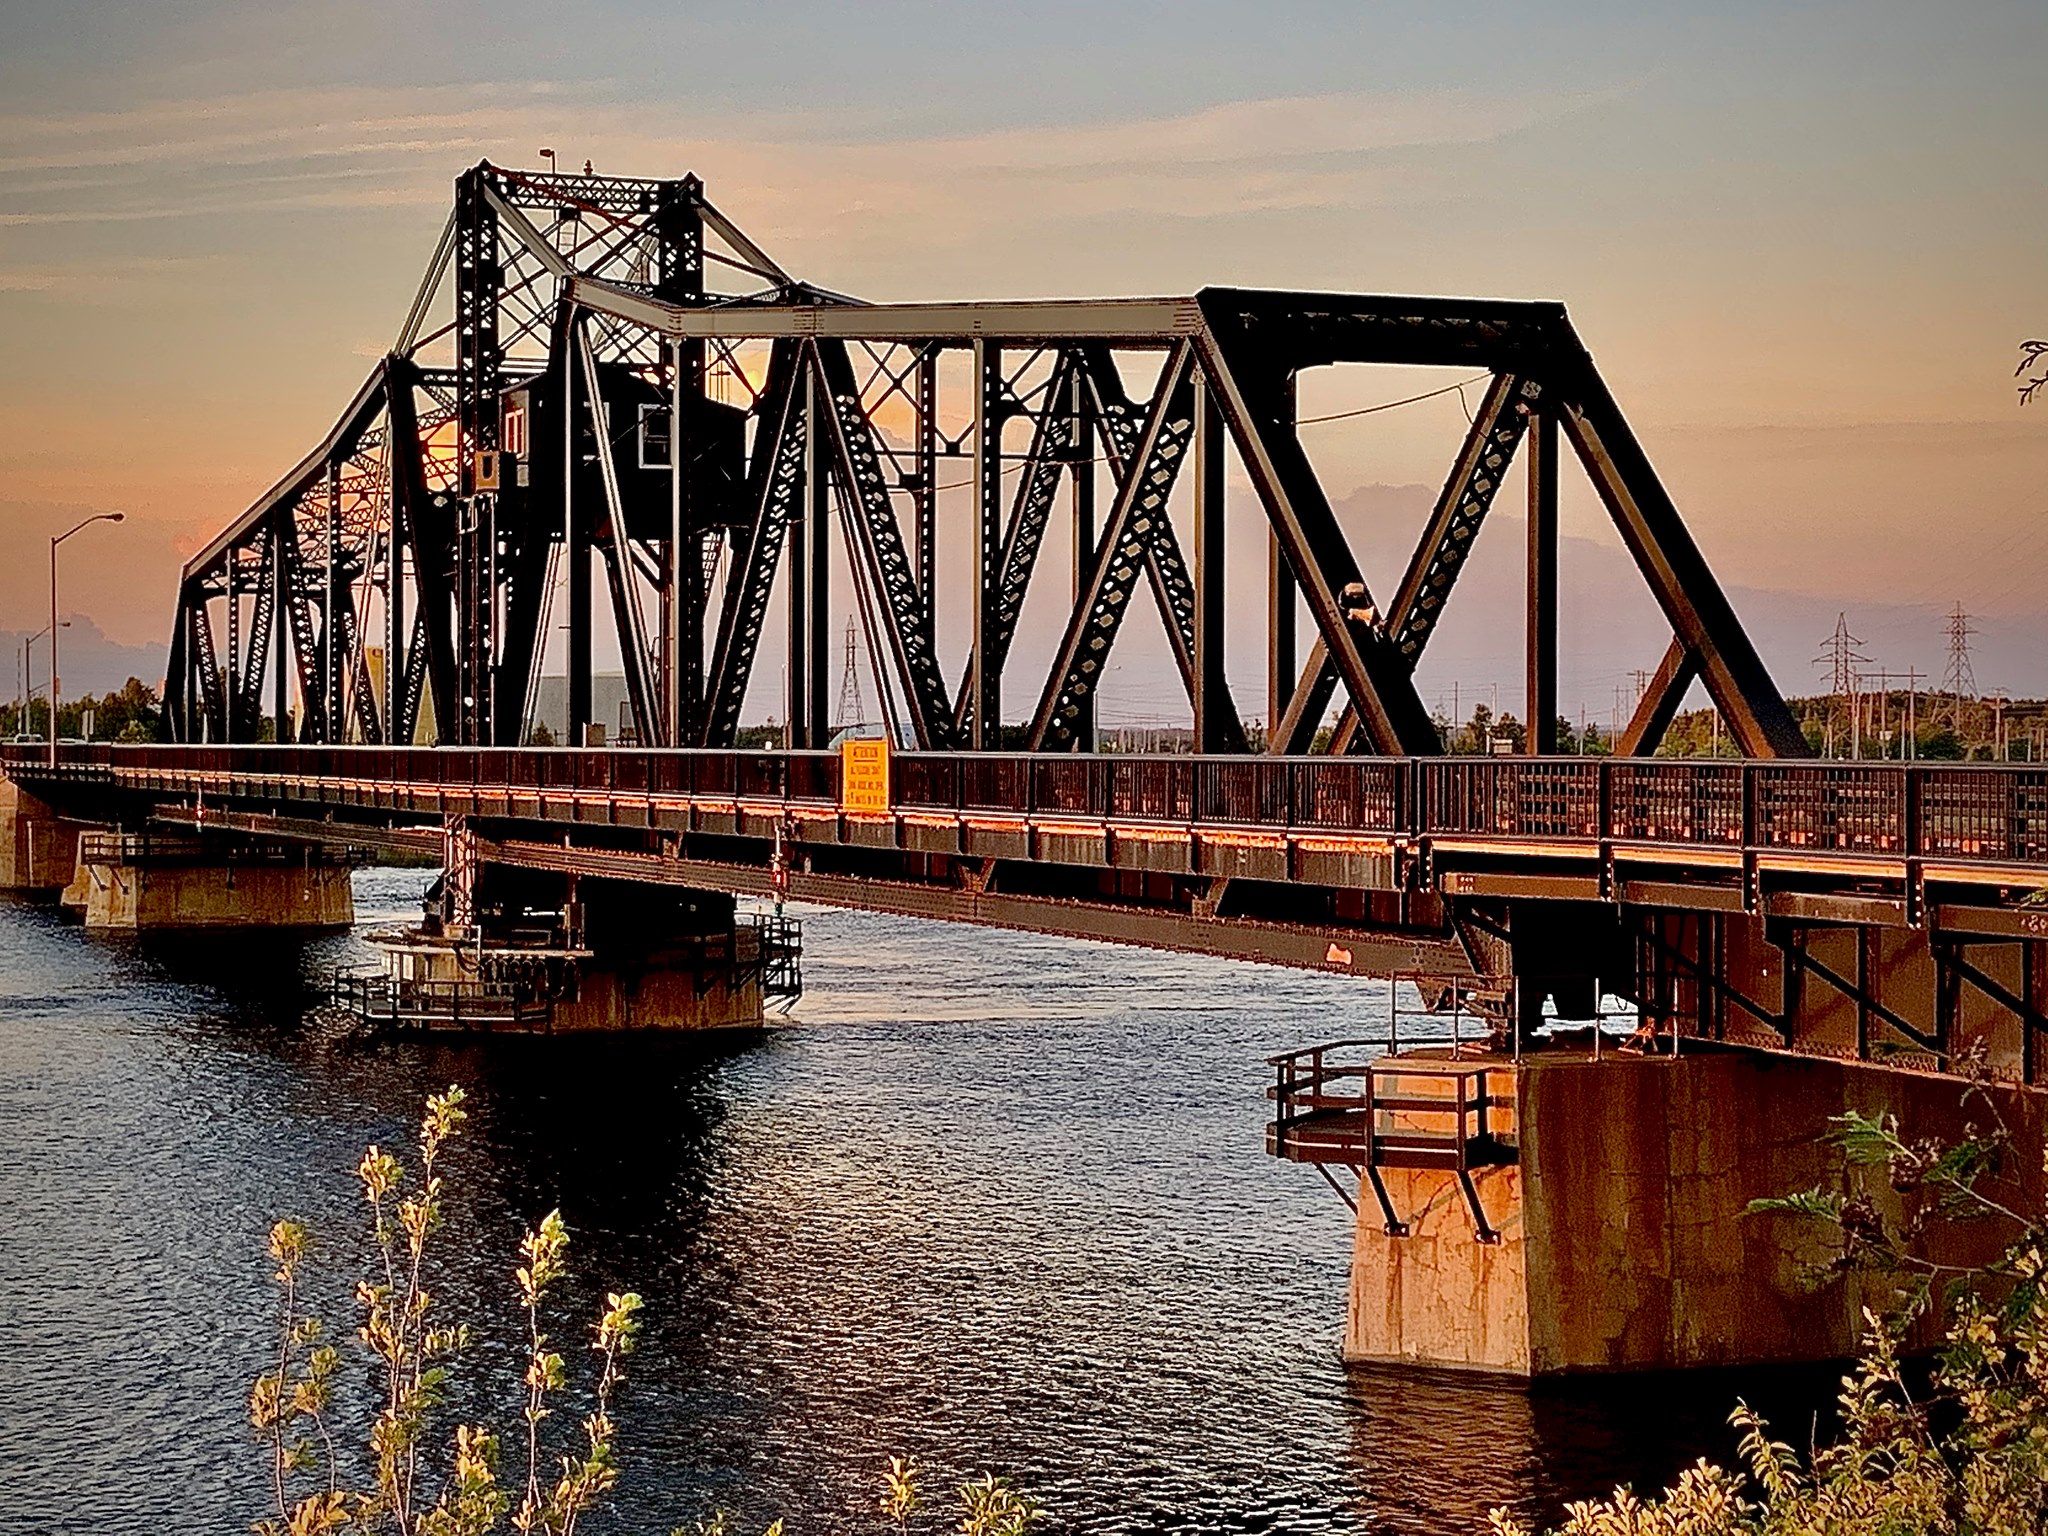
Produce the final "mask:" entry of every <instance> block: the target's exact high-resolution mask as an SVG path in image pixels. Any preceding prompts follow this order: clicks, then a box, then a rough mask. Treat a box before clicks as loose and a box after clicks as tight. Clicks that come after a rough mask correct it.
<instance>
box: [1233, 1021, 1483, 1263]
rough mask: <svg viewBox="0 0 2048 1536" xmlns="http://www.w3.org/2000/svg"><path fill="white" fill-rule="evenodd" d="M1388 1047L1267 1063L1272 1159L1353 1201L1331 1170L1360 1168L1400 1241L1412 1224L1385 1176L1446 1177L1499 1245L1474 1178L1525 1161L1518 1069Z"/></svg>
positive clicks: (1340, 1045) (1308, 1053)
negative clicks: (1520, 1144)
mask: <svg viewBox="0 0 2048 1536" xmlns="http://www.w3.org/2000/svg"><path fill="white" fill-rule="evenodd" d="M1384 1049H1385V1048H1384V1046H1383V1045H1382V1044H1381V1043H1380V1042H1377V1041H1365V1040H1335V1041H1329V1042H1326V1043H1324V1044H1321V1045H1312V1046H1306V1047H1304V1048H1302V1049H1301V1050H1298V1051H1288V1052H1286V1053H1284V1054H1282V1055H1279V1056H1273V1057H1270V1058H1268V1061H1267V1065H1269V1066H1270V1067H1272V1068H1273V1085H1272V1087H1270V1088H1269V1089H1267V1097H1268V1098H1270V1099H1271V1100H1272V1101H1273V1105H1274V1112H1273V1120H1272V1122H1271V1124H1270V1125H1268V1127H1267V1129H1266V1150H1267V1152H1269V1153H1270V1154H1272V1155H1273V1156H1275V1157H1281V1158H1285V1159H1287V1160H1288V1161H1290V1162H1297V1163H1309V1164H1313V1165H1314V1166H1315V1167H1316V1168H1317V1169H1318V1170H1319V1171H1320V1172H1321V1173H1322V1174H1323V1177H1324V1178H1325V1179H1326V1180H1329V1182H1330V1183H1331V1185H1332V1187H1333V1188H1336V1189H1337V1190H1338V1192H1339V1193H1340V1194H1343V1195H1344V1196H1345V1198H1346V1200H1347V1201H1350V1199H1351V1197H1350V1195H1349V1193H1348V1192H1347V1191H1345V1190H1344V1189H1343V1187H1342V1186H1341V1185H1339V1184H1338V1183H1337V1182H1336V1180H1335V1179H1334V1178H1333V1177H1332V1176H1331V1174H1330V1172H1329V1170H1330V1168H1332V1167H1343V1168H1351V1169H1354V1170H1356V1171H1357V1173H1358V1174H1359V1176H1360V1179H1361V1181H1362V1182H1363V1183H1364V1184H1365V1185H1366V1186H1368V1187H1369V1188H1370V1189H1371V1190H1372V1192H1373V1194H1374V1196H1375V1197H1376V1198H1377V1200H1378V1201H1379V1206H1380V1213H1381V1216H1382V1217H1383V1219H1384V1221H1385V1225H1386V1230H1387V1233H1388V1235H1390V1236H1394V1237H1405V1236H1407V1235H1408V1224H1407V1223H1406V1222H1405V1221H1403V1220H1402V1219H1401V1218H1400V1216H1399V1215H1398V1214H1397V1212H1396V1211H1395V1208H1394V1202H1393V1197H1392V1195H1391V1194H1390V1192H1389V1191H1388V1189H1387V1186H1386V1181H1385V1180H1384V1179H1383V1178H1382V1177H1381V1174H1380V1170H1382V1169H1386V1168H1404V1169H1434V1170H1440V1171H1442V1172H1446V1173H1449V1174H1451V1175H1453V1176H1454V1177H1455V1179H1456V1180H1457V1182H1458V1183H1459V1185H1460V1186H1461V1188H1462V1190H1463V1192H1464V1194H1465V1198H1466V1203H1467V1206H1468V1208H1469V1209H1470V1210H1471V1212H1472V1217H1473V1222H1474V1228H1475V1231H1476V1232H1477V1234H1478V1236H1479V1238H1480V1241H1482V1242H1493V1241H1495V1240H1496V1239H1497V1234H1495V1233H1494V1232H1493V1229H1492V1227H1491V1226H1490V1225H1489V1223H1488V1222H1487V1220H1486V1215H1485V1212H1484V1210H1483V1208H1482V1207H1481V1205H1480V1202H1479V1195H1478V1191H1477V1189H1476V1188H1475V1187H1474V1186H1473V1183H1472V1174H1473V1172H1474V1171H1475V1170H1477V1169H1482V1168H1499V1167H1506V1166H1509V1165H1511V1164H1513V1163H1515V1162H1516V1161H1518V1159H1519V1156H1520V1153H1519V1150H1518V1148H1517V1146H1516V1142H1515V1134H1514V1104H1515V1100H1514V1092H1513V1070H1514V1069H1513V1068H1512V1067H1510V1066H1505V1065H1503V1064H1501V1063H1499V1062H1491V1063H1474V1062H1468V1061H1463V1060H1460V1059H1458V1058H1457V1056H1456V1055H1455V1054H1452V1055H1449V1056H1443V1057H1436V1056H1388V1055H1385V1054H1384ZM1351 1203H1352V1205H1353V1208H1354V1209H1356V1202H1355V1201H1352V1202H1351Z"/></svg>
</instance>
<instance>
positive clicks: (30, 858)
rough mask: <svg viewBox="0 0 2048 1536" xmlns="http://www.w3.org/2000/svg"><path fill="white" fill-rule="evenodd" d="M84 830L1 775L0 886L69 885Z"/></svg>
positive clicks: (45, 888)
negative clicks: (79, 836)
mask: <svg viewBox="0 0 2048 1536" xmlns="http://www.w3.org/2000/svg"><path fill="white" fill-rule="evenodd" d="M81 830H82V828H81V827H80V826H79V824H78V823H77V822H75V821H66V820H64V818H62V817H61V816H59V815H58V814H57V812H56V811H55V810H54V809H53V808H51V807H50V806H49V805H47V804H45V803H44V802H43V801H41V800H38V799H37V798H36V797H35V796H34V795H31V794H29V793H28V792H27V791H25V790H23V789H22V788H21V787H20V786H19V785H17V784H16V783H15V782H14V781H13V780H12V779H6V778H0V891H21V892H41V893H43V894H45V895H48V894H51V893H54V892H57V891H61V890H62V889H63V888H64V887H65V886H67V885H69V884H70V883H71V876H72V873H73V870H74V867H75V865H76V861H77V856H78V834H79V832H80V831H81Z"/></svg>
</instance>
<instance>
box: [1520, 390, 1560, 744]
mask: <svg viewBox="0 0 2048 1536" xmlns="http://www.w3.org/2000/svg"><path fill="white" fill-rule="evenodd" d="M1528 470H1529V566H1528V587H1529V595H1528V614H1527V618H1528V641H1527V649H1526V651H1525V658H1524V659H1525V661H1526V664H1527V674H1526V676H1527V688H1526V690H1525V692H1524V693H1523V700H1524V707H1525V708H1526V709H1527V710H1528V714H1529V718H1528V722H1527V727H1528V736H1527V743H1528V749H1529V751H1531V752H1532V753H1536V754H1538V755H1540V756H1545V757H1548V756H1551V755H1553V754H1555V753H1556V751H1557V749H1558V742H1557V417H1556V415H1555V414H1553V413H1552V412H1551V411H1549V410H1546V409H1545V408H1544V407H1543V406H1541V405H1539V406H1537V407H1536V408H1535V410H1534V412H1533V413H1532V415H1531V419H1530V422H1529V445H1528Z"/></svg>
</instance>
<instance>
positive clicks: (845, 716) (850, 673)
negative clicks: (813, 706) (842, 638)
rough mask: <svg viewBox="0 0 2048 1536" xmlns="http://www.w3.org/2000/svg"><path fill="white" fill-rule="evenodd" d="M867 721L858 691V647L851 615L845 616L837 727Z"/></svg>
mask: <svg viewBox="0 0 2048 1536" xmlns="http://www.w3.org/2000/svg"><path fill="white" fill-rule="evenodd" d="M867 723H868V706H867V702H866V701H865V700H864V699H862V697H861V693H860V647H859V646H858V644H857V643H856V642H855V640H854V636H853V615H852V614H850V613H849V614H848V615H847V616H846V669H845V671H843V672H841V673H840V674H839V729H840V730H842V731H844V730H848V729H851V728H852V727H854V726H857V725H866V724H867Z"/></svg>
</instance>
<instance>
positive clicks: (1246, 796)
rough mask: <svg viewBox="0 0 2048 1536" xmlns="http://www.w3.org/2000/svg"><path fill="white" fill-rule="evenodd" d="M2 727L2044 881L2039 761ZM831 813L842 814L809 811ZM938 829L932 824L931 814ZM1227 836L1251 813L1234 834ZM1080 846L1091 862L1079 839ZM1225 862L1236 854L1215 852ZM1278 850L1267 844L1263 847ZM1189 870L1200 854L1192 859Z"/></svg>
mask: <svg viewBox="0 0 2048 1536" xmlns="http://www.w3.org/2000/svg"><path fill="white" fill-rule="evenodd" d="M42 758H43V749H42V748H40V747H34V748H30V747H24V746H11V747H8V748H7V749H6V753H5V758H4V761H5V764H6V767H7V771H8V772H9V774H10V775H12V776H14V777H16V778H17V779H21V780H23V781H24V782H47V781H51V780H55V781H57V782H65V783H70V784H74V785H79V786H81V787H82V786H86V785H103V786H107V787H110V788H120V789H127V790H135V791H140V792H143V793H145V794H149V795H153V796H173V797H179V796H198V795H202V794H211V795H213V796H215V797H216V798H217V799H222V800H231V799H248V800H262V801H277V802H279V803H292V804H303V805H317V806H349V807H353V808H358V809H366V810H377V811H385V812H393V813H397V814H399V815H402V816H410V817H421V816H425V817H432V818H436V819H438V818H441V817H445V816H451V815H463V816H482V817H495V818H503V819H508V820H537V821H560V820H566V821H572V822H585V823H587V822H597V823H601V824H611V825H616V826H623V827H639V828H652V829H657V830H664V831H674V832H689V831H707V832H715V833H738V832H740V831H741V829H742V828H743V827H750V826H754V825H756V824H758V823H761V822H762V819H763V818H769V819H770V822H771V823H772V824H770V825H764V826H762V827H761V830H763V831H765V832H767V833H768V834H769V835H772V834H773V829H774V827H773V824H780V823H782V822H784V821H790V820H793V821H795V822H796V823H797V824H798V825H797V833H798V835H799V836H800V837H801V838H804V839H805V840H819V841H826V842H834V841H836V842H845V843H851V844H855V845H872V844H874V843H875V841H876V840H877V838H878V836H880V834H881V832H882V831H883V830H884V829H883V827H882V823H887V824H888V825H887V828H886V831H887V833H888V836H887V838H886V839H885V841H886V842H887V843H889V844H891V845H894V846H900V847H907V848H916V849H920V850H922V851H929V852H940V851H944V852H969V853H972V852H973V851H974V849H973V848H972V847H971V846H969V845H971V844H972V843H973V842H975V841H976V838H975V836H974V834H976V833H992V834H996V835H998V836H1001V835H1003V834H1008V835H1009V836H1010V838H1011V839H1013V840H1014V839H1018V838H1025V839H1027V840H1028V842H1029V843H1030V845H1031V850H1030V851H1028V852H1012V851H1011V849H1012V848H1013V846H1015V844H1014V842H1011V843H1005V844H1004V845H1003V849H1004V851H1003V852H1002V853H1001V854H998V855H996V856H1002V857H1037V858H1047V859H1052V860H1055V861H1057V860H1059V859H1060V858H1061V857H1062V855H1063V854H1064V853H1071V852H1074V851H1076V850H1075V849H1074V848H1073V847H1072V846H1070V845H1073V844H1076V843H1079V844H1084V845H1088V847H1090V848H1092V847H1093V846H1094V845H1095V844H1097V843H1099V842H1100V841H1101V840H1102V839H1103V837H1104V836H1105V835H1107V834H1111V833H1115V832H1117V831H1119V830H1121V832H1122V834H1123V835H1124V836H1125V837H1127V838H1135V839H1139V840H1143V839H1145V838H1147V837H1148V836H1153V835H1163V836H1169V837H1170V838H1172V839H1173V840H1175V841H1181V840H1183V834H1185V835H1186V836H1188V837H1193V836H1196V835H1200V834H1204V833H1206V834H1208V836H1209V840H1210V843H1211V845H1212V846H1213V847H1217V848H1222V847H1233V846H1236V847H1243V848H1246V849H1253V850H1266V851H1279V850H1280V849H1282V848H1283V847H1287V848H1291V849H1292V850H1293V851H1294V852H1295V853H1297V854H1298V853H1301V852H1309V853H1315V852H1321V851H1329V852H1381V851H1386V850H1389V849H1391V848H1392V847H1393V846H1395V842H1396V840H1399V841H1401V842H1404V843H1406V844H1409V845H1416V846H1419V845H1420V844H1421V843H1422V842H1423V841H1424V840H1427V842H1428V843H1429V845H1430V846H1431V848H1432V849H1434V850H1435V851H1437V852H1440V853H1454V852H1462V851H1468V850H1469V851H1472V852H1490V853H1498V854H1502V855H1506V856H1509V857H1511V858H1515V859H1531V860H1540V859H1545V858H1559V857H1564V858H1569V857H1574V856H1585V855H1595V856H1598V855H1602V854H1605V853H1613V854H1615V855H1619V856H1624V857H1627V858H1631V859H1641V860H1645V861H1648V862H1654V863H1670V864H1680V865H1686V866H1691V867H1695V868H1698V869H1701V870H1718V869H1726V868H1730V867H1740V866H1741V865H1742V863H1743V861H1744V859H1745V858H1747V859H1751V860H1754V861H1757V862H1758V863H1759V864H1760V866H1761V867H1764V868H1773V869H1782V870H1787V871H1808V870H1810V871H1813V872H1816V873H1834V874H1841V875H1846V876H1850V877H1860V878H1873V879H1883V878H1893V877H1897V878H1903V877H1904V876H1906V875H1907V873H1908V872H1909V869H1910V870H1913V871H1915V872H1917V873H1918V874H1919V875H1921V876H1923V877H1925V878H1931V879H1942V880H1956V881H1963V882H1968V883H1975V884H2002V883H2017V884H2021V885H2029V886H2031V885H2044V884H2048V767H2042V766H2013V765H1997V764H1943V765H1939V766H1933V765H1910V764H1875V763H1868V762H1854V763H1852V762H1798V763H1787V762H1728V761H1704V762H1700V761H1690V760H1682V759H1645V760H1623V759H1607V758H1547V759H1528V758H1515V759H1500V758H1446V759H1395V758H1293V759H1288V758H1262V757H1237V758H1229V757H1199V756H1172V757H1146V756H1135V755H1132V756H1124V755H1107V754H1097V755H1087V756H1079V755H1074V754H1040V755H1032V754H1023V753H1018V754H1002V753H977V754H969V753H901V754H897V755H896V756H895V757H894V758H893V760H892V764H891V773H892V783H891V790H890V794H889V799H888V808H887V809H886V810H880V811H851V810H848V809H847V808H846V807H845V805H844V804H843V799H844V797H843V795H842V785H841V759H840V755H839V754H838V753H835V752H773V751H766V752H736V751H692V750H680V751H678V750H654V751H638V750H632V749H618V748H613V749H589V750H580V749H562V748H533V749H498V748H446V747H432V748H430V747H415V748H397V749H394V748H387V747H296V746H285V747H278V746H232V747H164V746H145V747H112V746H67V747H65V748H63V750H62V755H61V762H60V764H59V766H58V768H57V769H55V770H51V769H49V768H48V767H47V766H46V765H45V764H44V762H43V760H42ZM828 819H829V820H830V821H832V822H833V823H835V825H833V826H830V827H827V826H824V825H823V824H822V823H823V822H824V821H825V820H828ZM932 833H938V834H940V835H939V836H937V837H933V836H931V835H930V834H932ZM1233 833H1255V834H1261V835H1262V836H1261V838H1260V839H1259V840H1255V841H1251V842H1239V843H1232V842H1230V841H1229V840H1228V839H1229V838H1230V836H1231V834H1233ZM1078 862H1100V859H1099V858H1094V857H1083V858H1081V859H1079V860H1078ZM1226 862H1228V861H1226ZM1260 862H1270V861H1260ZM1190 867H1192V865H1191V866H1190Z"/></svg>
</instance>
